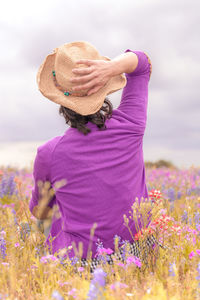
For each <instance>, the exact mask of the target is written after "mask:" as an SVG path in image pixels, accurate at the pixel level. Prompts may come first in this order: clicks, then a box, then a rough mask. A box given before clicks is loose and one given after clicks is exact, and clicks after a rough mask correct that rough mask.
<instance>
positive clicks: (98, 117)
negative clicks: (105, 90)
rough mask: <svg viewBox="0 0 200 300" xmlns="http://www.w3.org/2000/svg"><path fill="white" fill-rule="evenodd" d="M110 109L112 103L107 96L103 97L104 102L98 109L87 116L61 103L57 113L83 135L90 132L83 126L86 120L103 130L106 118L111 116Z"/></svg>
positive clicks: (111, 109)
mask: <svg viewBox="0 0 200 300" xmlns="http://www.w3.org/2000/svg"><path fill="white" fill-rule="evenodd" d="M112 111H113V105H112V103H111V102H110V100H109V98H108V97H106V98H105V100H104V103H103V105H102V107H101V108H100V110H99V111H97V112H96V113H94V114H91V115H87V116H83V115H80V114H78V113H76V112H75V111H73V110H71V109H69V108H66V107H64V106H62V105H61V106H60V108H59V114H60V115H63V116H64V118H65V123H66V124H68V125H69V126H71V127H73V128H77V129H78V131H80V132H82V133H83V134H84V135H87V134H88V133H89V132H91V130H90V129H89V128H88V127H86V126H85V124H87V123H88V121H90V122H91V123H93V124H96V125H97V127H98V128H99V130H105V129H106V125H105V121H106V119H110V118H111V117H112Z"/></svg>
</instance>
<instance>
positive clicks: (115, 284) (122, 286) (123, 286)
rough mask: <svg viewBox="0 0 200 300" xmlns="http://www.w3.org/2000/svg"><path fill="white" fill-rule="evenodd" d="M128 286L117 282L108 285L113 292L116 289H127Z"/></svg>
mask: <svg viewBox="0 0 200 300" xmlns="http://www.w3.org/2000/svg"><path fill="white" fill-rule="evenodd" d="M127 287H128V285H127V284H125V283H122V282H119V281H116V282H114V283H113V284H111V285H110V289H111V290H115V289H116V288H127Z"/></svg>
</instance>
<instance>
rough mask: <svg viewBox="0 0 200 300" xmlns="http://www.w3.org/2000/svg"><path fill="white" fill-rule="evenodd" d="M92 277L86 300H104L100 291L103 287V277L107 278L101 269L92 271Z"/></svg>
mask: <svg viewBox="0 0 200 300" xmlns="http://www.w3.org/2000/svg"><path fill="white" fill-rule="evenodd" d="M93 276H94V277H93V279H92V281H91V283H90V289H89V292H88V295H87V296H88V298H87V300H93V299H97V298H98V297H99V296H100V298H101V299H104V298H103V294H102V289H103V288H104V286H105V276H107V274H106V273H105V272H104V271H103V269H101V268H97V269H95V270H94V274H93Z"/></svg>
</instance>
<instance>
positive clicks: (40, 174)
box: [29, 146, 56, 212]
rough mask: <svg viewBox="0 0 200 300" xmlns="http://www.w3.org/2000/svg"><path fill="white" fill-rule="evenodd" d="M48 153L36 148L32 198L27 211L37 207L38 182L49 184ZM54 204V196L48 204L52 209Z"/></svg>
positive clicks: (44, 149)
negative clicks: (47, 182)
mask: <svg viewBox="0 0 200 300" xmlns="http://www.w3.org/2000/svg"><path fill="white" fill-rule="evenodd" d="M49 152H50V151H48V149H46V148H44V147H41V146H40V147H38V149H37V154H36V157H35V161H34V166H33V178H34V188H33V189H32V197H31V200H30V202H29V209H30V211H31V212H32V211H33V208H34V207H35V206H36V205H38V201H39V199H40V195H39V188H38V185H37V183H38V181H39V180H41V181H42V182H43V183H44V182H45V181H49V182H50V174H49V173H50V172H49V170H50V157H49V156H50V153H49ZM55 202H56V198H55V195H54V196H53V197H52V198H51V200H50V202H49V203H48V206H49V207H53V205H54V204H55Z"/></svg>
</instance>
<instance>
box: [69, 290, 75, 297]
mask: <svg viewBox="0 0 200 300" xmlns="http://www.w3.org/2000/svg"><path fill="white" fill-rule="evenodd" d="M75 292H76V289H75V288H73V289H71V291H69V292H68V295H72V296H73V295H74V293H75Z"/></svg>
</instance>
